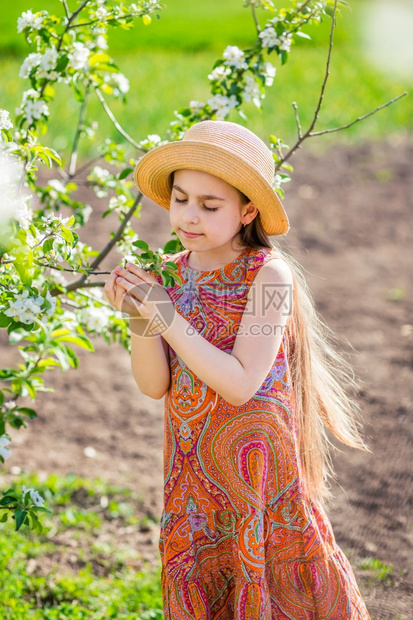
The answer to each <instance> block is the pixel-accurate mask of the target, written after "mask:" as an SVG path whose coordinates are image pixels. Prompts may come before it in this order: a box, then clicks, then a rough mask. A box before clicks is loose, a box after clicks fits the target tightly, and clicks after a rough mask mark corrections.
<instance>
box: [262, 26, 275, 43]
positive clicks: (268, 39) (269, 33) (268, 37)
mask: <svg viewBox="0 0 413 620" xmlns="http://www.w3.org/2000/svg"><path fill="white" fill-rule="evenodd" d="M259 37H260V39H261V40H262V46H263V47H275V46H276V45H278V35H277V33H276V32H275V30H274V28H273V27H272V26H266V27H265V28H264V30H263V31H262V32H260V34H259Z"/></svg>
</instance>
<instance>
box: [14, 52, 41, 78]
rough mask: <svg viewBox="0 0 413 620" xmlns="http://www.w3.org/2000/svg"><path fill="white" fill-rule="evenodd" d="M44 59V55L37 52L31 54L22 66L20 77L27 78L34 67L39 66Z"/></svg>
mask: <svg viewBox="0 0 413 620" xmlns="http://www.w3.org/2000/svg"><path fill="white" fill-rule="evenodd" d="M41 60H42V55H41V54H37V53H34V52H33V53H32V54H29V55H28V56H27V57H26V58H25V59H24V61H23V64H22V66H21V67H20V72H19V77H21V78H27V77H29V75H30V72H31V71H32V69H33V68H34V67H38V66H39V65H40V62H41Z"/></svg>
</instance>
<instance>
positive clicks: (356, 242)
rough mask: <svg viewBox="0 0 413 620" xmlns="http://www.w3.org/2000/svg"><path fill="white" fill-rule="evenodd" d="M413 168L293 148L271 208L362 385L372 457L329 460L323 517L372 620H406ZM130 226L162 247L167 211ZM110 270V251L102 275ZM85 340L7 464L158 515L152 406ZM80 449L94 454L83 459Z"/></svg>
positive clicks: (114, 361) (122, 370)
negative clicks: (137, 497)
mask: <svg viewBox="0 0 413 620" xmlns="http://www.w3.org/2000/svg"><path fill="white" fill-rule="evenodd" d="M412 161H413V143H412V142H411V141H408V140H406V139H401V138H400V139H393V140H392V141H389V142H386V143H375V144H364V145H361V146H360V145H358V146H354V147H344V146H337V147H335V148H332V149H331V150H329V151H328V152H327V153H326V154H324V155H323V156H322V157H321V156H319V155H315V154H309V153H308V152H306V151H303V152H301V153H299V154H298V155H297V156H296V158H295V160H294V162H293V163H294V166H295V172H294V178H293V183H291V185H290V186H288V187H287V188H286V189H287V191H286V198H285V201H284V203H285V205H286V209H287V211H288V213H289V217H290V221H291V230H290V232H289V233H288V235H287V236H286V237H285V239H283V240H282V245H283V247H285V248H287V249H288V250H289V251H290V253H291V254H293V256H294V257H295V258H296V259H297V260H298V261H299V262H300V263H301V264H302V265H303V266H304V267H305V269H306V274H307V278H308V282H309V284H310V287H311V289H312V291H313V293H314V296H315V300H316V304H317V308H318V310H319V312H320V313H321V315H322V316H323V318H324V319H325V321H326V322H327V323H328V325H329V326H330V327H331V328H332V329H333V330H334V331H335V332H336V333H337V334H338V335H339V336H340V337H342V338H344V339H347V340H348V341H349V342H350V343H351V344H352V345H353V347H354V350H353V351H352V353H351V356H352V362H353V365H354V368H355V371H356V374H357V375H358V376H359V378H360V379H361V381H362V389H361V390H360V392H359V394H358V398H359V400H360V403H361V405H362V409H363V417H364V421H365V434H366V437H367V441H368V444H369V446H370V449H371V453H361V452H358V451H354V450H350V449H346V448H344V449H343V451H342V452H336V453H335V455H334V462H335V466H336V470H337V483H336V484H334V486H333V490H334V502H333V503H332V504H331V506H329V508H328V513H329V516H330V518H331V521H332V524H333V527H334V531H335V534H336V538H337V541H338V543H339V544H340V546H341V547H342V548H343V549H344V550H345V551H346V553H348V554H349V557H350V559H351V561H352V563H353V566H354V567H355V570H356V574H357V578H358V581H359V584H360V587H361V589H362V592H363V594H364V596H365V600H366V603H367V606H368V609H369V611H370V613H371V615H372V616H373V617H374V618H375V620H396V619H397V618H398V619H399V620H400V619H403V620H411V619H412V618H413V545H412V542H413V512H412V504H413V497H412V480H413V458H412V446H413V380H412V367H413V314H412V308H413V286H412V281H411V279H409V274H411V268H412V263H413V253H412V247H413V230H412V207H413V198H412V196H413V177H412V175H411V164H412ZM89 200H93V198H90V197H89ZM92 204H94V205H96V213H95V214H94V215H93V216H92V220H91V222H90V226H89V227H88V231H87V232H86V234H85V235H84V236H83V237H82V239H83V240H87V241H90V242H92V243H93V245H94V247H96V248H101V247H103V245H104V243H105V240H106V239H107V238H108V233H109V232H110V230H112V228H113V227H114V223H113V224H112V223H111V221H110V218H107V219H105V220H101V219H99V211H100V210H103V208H104V203H103V201H99V200H97V199H96V198H95V199H94V202H93V203H92ZM134 228H135V230H136V231H137V232H138V234H139V235H140V237H141V238H143V239H145V240H147V241H148V242H149V243H150V245H151V247H152V248H153V249H157V248H158V247H160V246H163V245H164V243H165V242H166V241H167V239H168V238H169V225H168V215H167V212H165V211H164V210H163V209H161V208H160V207H156V206H153V205H149V206H148V208H144V209H143V215H142V218H141V219H140V220H135V224H134ZM274 240H275V238H274ZM119 262H120V255H119V254H117V253H113V254H112V255H111V256H110V257H108V259H107V260H106V261H105V263H104V264H103V265H102V266H103V267H104V268H107V269H112V268H113V267H114V266H115V265H116V264H118V263H119ZM4 342H5V338H4V335H3V337H2V343H4ZM94 343H95V346H96V353H95V355H93V356H92V355H91V354H89V353H86V352H85V351H83V350H80V349H79V350H78V355H79V358H80V368H79V369H78V370H77V371H75V370H72V371H70V372H68V373H64V374H63V373H60V372H55V373H52V374H49V376H47V377H45V379H46V382H47V383H48V385H50V386H52V387H54V388H55V390H56V391H55V393H51V394H48V393H40V394H39V397H38V398H37V401H36V404H35V406H36V409H37V410H38V411H39V413H40V416H39V418H38V419H37V420H34V421H31V422H30V423H29V428H28V430H24V429H23V430H21V431H18V432H17V431H14V432H13V433H12V437H13V443H14V451H13V455H12V457H10V459H8V461H7V468H8V469H9V470H10V468H11V467H13V466H14V467H20V468H22V469H23V470H25V471H43V472H46V473H49V472H58V473H60V474H66V473H69V472H74V473H76V474H79V475H83V476H89V477H93V476H102V477H105V478H107V479H108V480H109V481H111V482H116V483H119V484H122V485H125V486H129V487H131V488H133V489H134V490H135V491H138V492H140V493H141V494H142V496H143V498H144V501H143V504H142V510H143V511H144V512H146V513H147V514H149V515H152V516H153V517H154V518H155V519H158V518H159V517H160V514H161V509H162V430H163V401H156V400H152V399H150V398H148V397H145V396H143V395H142V394H141V393H140V392H139V389H138V388H137V386H136V385H135V383H134V380H133V378H132V374H131V371H130V360H129V356H128V354H127V352H126V351H125V350H124V349H122V348H121V347H120V346H118V345H113V346H110V347H108V346H107V345H106V344H105V343H104V342H103V341H102V340H101V339H98V338H96V339H94ZM343 347H344V348H345V350H346V351H350V348H349V347H348V346H347V345H346V344H344V343H343ZM5 353H6V357H7V358H9V359H10V361H11V358H12V357H13V356H12V355H11V352H9V353H8V352H7V351H5ZM16 359H17V358H16ZM86 447H93V448H95V450H96V456H95V457H94V458H90V457H88V456H86V455H85V452H84V450H85V448H86ZM3 473H4V470H3ZM129 541H130V544H131V545H136V546H137V548H138V549H139V550H140V551H141V553H142V558H144V559H147V560H150V561H153V562H157V561H158V555H157V554H158V550H157V530H156V528H155V529H154V530H152V531H150V532H146V533H143V534H142V533H141V534H139V533H137V532H136V533H130V532H129ZM366 557H371V558H375V559H378V560H380V561H382V562H385V563H386V565H392V566H393V567H394V569H393V573H392V575H391V580H385V581H380V580H378V579H377V578H374V575H373V573H372V572H371V571H368V570H363V569H361V568H360V567H359V563H360V561H361V560H363V559H364V558H366Z"/></svg>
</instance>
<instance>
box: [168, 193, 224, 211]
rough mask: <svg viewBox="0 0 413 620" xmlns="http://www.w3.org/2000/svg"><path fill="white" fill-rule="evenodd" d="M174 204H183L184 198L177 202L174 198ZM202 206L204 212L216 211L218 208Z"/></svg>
mask: <svg viewBox="0 0 413 620" xmlns="http://www.w3.org/2000/svg"><path fill="white" fill-rule="evenodd" d="M175 202H177V203H178V204H183V203H184V202H186V198H184V199H183V200H179V198H178V197H177V196H175ZM202 206H203V208H204V209H205V211H218V207H206V206H205V205H202Z"/></svg>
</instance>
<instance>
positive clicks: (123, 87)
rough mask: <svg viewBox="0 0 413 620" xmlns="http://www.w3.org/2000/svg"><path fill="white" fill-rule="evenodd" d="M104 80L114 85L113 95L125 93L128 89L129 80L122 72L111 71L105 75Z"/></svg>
mask: <svg viewBox="0 0 413 620" xmlns="http://www.w3.org/2000/svg"><path fill="white" fill-rule="evenodd" d="M105 82H111V83H112V84H113V86H114V87H115V95H119V94H120V93H127V92H128V90H129V80H128V78H127V77H126V76H124V75H123V73H112V75H110V76H109V75H106V76H105Z"/></svg>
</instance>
